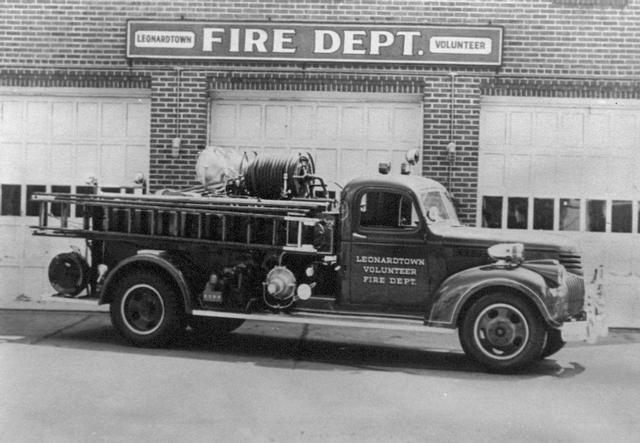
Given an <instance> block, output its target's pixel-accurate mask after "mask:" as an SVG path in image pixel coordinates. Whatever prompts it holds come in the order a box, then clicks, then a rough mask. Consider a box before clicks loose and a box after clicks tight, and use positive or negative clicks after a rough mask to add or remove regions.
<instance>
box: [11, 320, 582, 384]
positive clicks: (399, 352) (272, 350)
mask: <svg viewBox="0 0 640 443" xmlns="http://www.w3.org/2000/svg"><path fill="white" fill-rule="evenodd" d="M34 319H35V320H34ZM247 324H249V325H250V323H245V325H247ZM254 325H255V323H254ZM257 329H260V326H257V327H251V326H249V327H247V326H243V327H241V328H240V329H238V330H237V331H236V332H234V333H232V334H230V335H228V336H226V337H223V338H219V339H212V338H210V337H202V336H200V335H198V334H196V333H195V332H194V331H187V332H186V333H185V335H184V336H183V337H181V338H180V339H178V340H176V341H175V342H174V343H172V344H171V345H170V346H168V347H166V348H155V349H154V348H138V347H134V346H131V345H129V344H128V343H127V342H126V341H125V340H124V339H123V338H122V337H120V335H118V334H117V332H116V331H115V329H114V328H113V327H112V326H111V323H110V321H109V317H108V315H105V314H100V313H56V314H52V313H34V312H31V313H29V312H24V311H5V312H2V313H1V314H0V334H1V335H2V336H3V337H4V341H10V342H13V343H24V344H31V345H41V346H55V347H65V348H72V349H84V350H92V351H101V352H118V353H131V354H136V355H148V356H157V357H172V358H176V357H177V358H189V359H199V360H209V361H218V362H239V363H253V364H255V365H257V366H265V367H279V368H290V369H292V370H295V369H304V370H323V371H351V372H353V371H390V372H403V373H410V374H416V375H419V374H428V375H430V376H442V377H448V378H477V377H482V378H488V377H491V378H495V379H496V380H504V381H510V382H511V381H513V380H514V378H515V379H521V378H532V377H541V376H553V377H558V378H569V377H574V376H576V375H578V374H580V373H582V372H583V371H584V370H585V368H584V367H583V366H581V365H580V364H579V363H574V362H571V363H570V364H569V365H568V366H567V364H564V365H561V364H559V363H558V362H557V361H556V360H554V359H552V358H548V359H545V360H542V361H540V362H538V363H536V364H534V365H531V366H530V367H528V368H527V369H526V370H525V371H521V372H518V373H515V374H510V375H506V376H505V375H498V374H488V373H486V371H485V370H484V368H483V367H481V366H480V365H478V364H477V363H475V362H474V361H473V360H471V359H469V358H467V357H466V356H465V355H464V354H462V353H461V352H459V351H456V350H454V351H451V350H441V349H430V348H428V347H425V346H421V345H420V342H419V341H416V339H415V338H416V337H412V340H409V341H410V342H411V343H409V344H405V343H402V341H400V340H399V343H392V344H389V343H377V342H373V343H372V341H371V339H370V338H367V339H366V340H362V339H361V338H359V337H358V336H353V335H351V333H350V331H349V330H347V329H344V331H345V332H344V335H340V334H333V335H332V336H331V337H330V338H328V339H318V338H313V337H309V334H308V327H307V326H302V325H297V329H295V330H294V329H292V328H288V329H287V328H283V329H279V328H278V327H272V326H270V325H269V326H266V327H263V328H262V329H261V330H262V332H261V333H256V332H255V331H256V330H257ZM394 338H398V337H394ZM1 341H2V340H1V339H0V342H1Z"/></svg>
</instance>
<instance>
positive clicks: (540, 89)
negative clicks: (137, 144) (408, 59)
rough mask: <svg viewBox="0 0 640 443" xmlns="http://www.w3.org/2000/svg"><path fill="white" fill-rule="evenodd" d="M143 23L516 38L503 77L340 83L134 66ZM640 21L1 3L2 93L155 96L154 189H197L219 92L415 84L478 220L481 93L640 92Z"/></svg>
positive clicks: (567, 12)
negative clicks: (276, 23) (359, 26)
mask: <svg viewBox="0 0 640 443" xmlns="http://www.w3.org/2000/svg"><path fill="white" fill-rule="evenodd" d="M136 18H156V19H173V20H175V19H180V18H185V19H189V20H197V19H199V20H218V19H221V20H222V19H225V20H304V21H326V22H365V23H392V22H397V23H429V24H447V25H487V24H492V25H500V26H503V27H504V30H505V32H504V51H503V62H504V63H503V66H502V67H500V68H499V69H482V68H475V69H470V68H463V67H460V68H456V69H453V70H451V72H455V73H456V75H455V76H454V77H453V85H452V76H451V75H450V72H449V70H447V69H443V68H442V67H440V68H429V67H420V66H393V67H389V66H387V67H384V68H381V67H379V66H374V65H340V66H339V68H341V69H342V73H341V74H340V75H339V76H338V75H337V74H336V75H332V74H330V73H328V71H327V69H326V68H336V67H338V66H328V65H313V66H309V67H308V72H309V73H310V76H307V78H306V79H305V80H304V81H301V80H300V78H299V74H298V73H296V72H294V70H292V69H290V72H289V73H287V72H286V71H287V69H288V68H292V66H288V65H286V64H275V63H268V62H265V63H262V64H256V63H253V64H242V65H235V66H237V67H238V70H241V71H242V72H243V74H237V75H235V77H234V76H233V75H231V76H229V75H228V74H227V72H228V69H229V68H230V67H231V65H230V64H229V63H222V62H221V63H208V64H189V63H177V62H172V63H171V64H170V65H168V64H165V63H162V62H153V61H150V62H145V61H133V62H128V61H127V60H126V59H125V24H126V20H127V19H136ZM638 23H640V0H548V1H546V0H531V1H500V0H496V1H482V2H481V1H414V0H386V1H379V0H362V1H359V2H354V1H339V0H307V1H278V2H264V1H257V0H243V1H223V0H221V1H217V2H212V1H209V0H202V1H187V0H184V1H153V2H151V1H137V2H130V1H125V0H120V1H114V0H111V1H109V0H104V1H99V0H30V1H29V0H0V85H5V86H52V87H54V86H74V87H82V86H88V87H99V85H119V86H118V87H148V88H150V89H151V91H152V99H151V107H152V109H151V184H152V186H153V187H165V186H179V185H182V184H187V183H192V182H193V166H194V164H195V153H196V152H197V149H198V148H199V147H201V146H202V145H204V144H205V143H206V130H207V100H208V90H209V88H211V87H213V88H214V89H215V88H218V89H234V88H236V89H237V88H240V89H263V88H266V87H270V88H271V87H276V88H283V89H287V88H297V89H300V90H327V89H322V88H330V89H329V90H350V89H349V88H355V89H353V90H363V91H373V92H386V91H391V90H399V89H398V88H400V89H401V88H405V87H409V88H412V90H415V91H417V92H420V91H422V93H423V94H424V151H425V161H424V164H425V168H424V171H423V172H424V174H425V175H428V176H430V177H433V178H436V179H438V180H439V181H441V182H443V183H445V184H447V185H449V187H450V188H451V189H452V191H453V193H454V195H455V197H456V200H457V203H458V205H459V208H460V210H461V213H462V216H463V219H464V220H465V221H472V220H473V218H474V214H475V198H476V195H475V193H476V183H477V168H478V161H477V158H478V125H479V108H480V105H479V104H480V97H481V96H482V95H544V96H562V97H620V98H638V97H639V96H640V86H639V85H640V82H639V81H638V80H637V79H638V78H640V27H639V26H638ZM176 68H178V69H176ZM269 70H272V72H268V71H269ZM223 71H224V72H223ZM265 71H267V72H265ZM276 71H277V73H276ZM345 71H346V73H345ZM274 79H275V80H277V81H275V83H274V82H273V81H272V80H274ZM267 80H269V81H267ZM141 85H142V86H141ZM270 85H271V86H270ZM273 85H276V86H273ZM407 85H410V86H407ZM178 86H179V87H178ZM452 86H453V87H452ZM178 91H179V92H178ZM452 105H453V106H452ZM178 107H179V110H180V112H179V113H178V112H176V110H177V109H178ZM178 115H180V116H181V117H180V119H178V118H177V116H178ZM178 132H179V133H180V135H181V137H182V139H183V148H182V155H181V156H180V157H178V158H174V157H172V156H171V155H170V153H171V139H172V138H173V137H174V136H175V135H176V134H177V133H178ZM451 140H453V141H455V143H456V146H457V153H456V158H455V162H453V163H451V162H450V161H449V160H448V159H447V156H446V149H445V148H446V146H447V144H448V143H449V142H450V141H451Z"/></svg>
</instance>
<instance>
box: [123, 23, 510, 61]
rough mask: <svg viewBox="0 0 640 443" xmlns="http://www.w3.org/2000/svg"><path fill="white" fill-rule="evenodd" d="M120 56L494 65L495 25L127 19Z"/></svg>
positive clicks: (498, 56)
mask: <svg viewBox="0 0 640 443" xmlns="http://www.w3.org/2000/svg"><path fill="white" fill-rule="evenodd" d="M127 57H128V58H133V59H185V60H264V61H292V62H364V63H395V64H405V63H408V64H426V65H484V66H499V65H500V64H501V63H502V28H501V27H499V26H433V25H424V26H421V25H396V24H392V25H391V24H390V25H376V24H361V23H358V24H329V23H304V22H302V23H289V22H218V21H212V22H196V21H184V20H182V21H153V20H130V21H128V23H127Z"/></svg>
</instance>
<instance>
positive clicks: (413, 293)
mask: <svg viewBox="0 0 640 443" xmlns="http://www.w3.org/2000/svg"><path fill="white" fill-rule="evenodd" d="M416 207H417V206H416V205H415V204H413V200H412V198H411V196H409V195H405V194H401V193H395V192H390V191H387V190H379V189H365V190H363V192H362V193H361V194H360V195H359V196H356V198H355V199H354V204H353V207H352V210H351V214H352V215H351V217H352V220H353V222H354V224H355V229H354V230H353V233H352V237H351V239H350V242H349V243H350V244H348V245H344V246H343V247H346V248H348V249H349V251H350V253H349V258H348V264H347V266H348V268H349V270H350V272H349V279H350V281H349V287H350V293H349V296H348V297H347V299H348V303H350V304H356V305H366V306H367V309H368V310H371V311H400V312H407V311H416V310H417V311H418V312H420V313H423V312H424V307H425V306H426V302H427V297H428V294H429V291H428V273H427V247H426V240H425V239H426V230H425V226H424V222H423V221H422V220H421V219H420V218H419V216H418V214H417V212H416V210H415V208H416Z"/></svg>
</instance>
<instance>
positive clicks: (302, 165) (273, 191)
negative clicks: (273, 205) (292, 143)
mask: <svg viewBox="0 0 640 443" xmlns="http://www.w3.org/2000/svg"><path fill="white" fill-rule="evenodd" d="M314 174H315V164H314V162H313V158H312V157H311V155H310V154H291V155H289V156H282V155H280V156H276V155H272V154H262V155H258V156H256V157H255V159H254V160H253V161H252V162H251V163H250V164H249V165H248V166H247V170H246V173H245V174H244V178H245V188H246V191H247V193H248V194H249V195H254V196H256V197H259V198H266V199H278V198H301V197H309V196H310V185H311V183H312V182H313V180H315V178H316V177H315V176H314Z"/></svg>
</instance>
